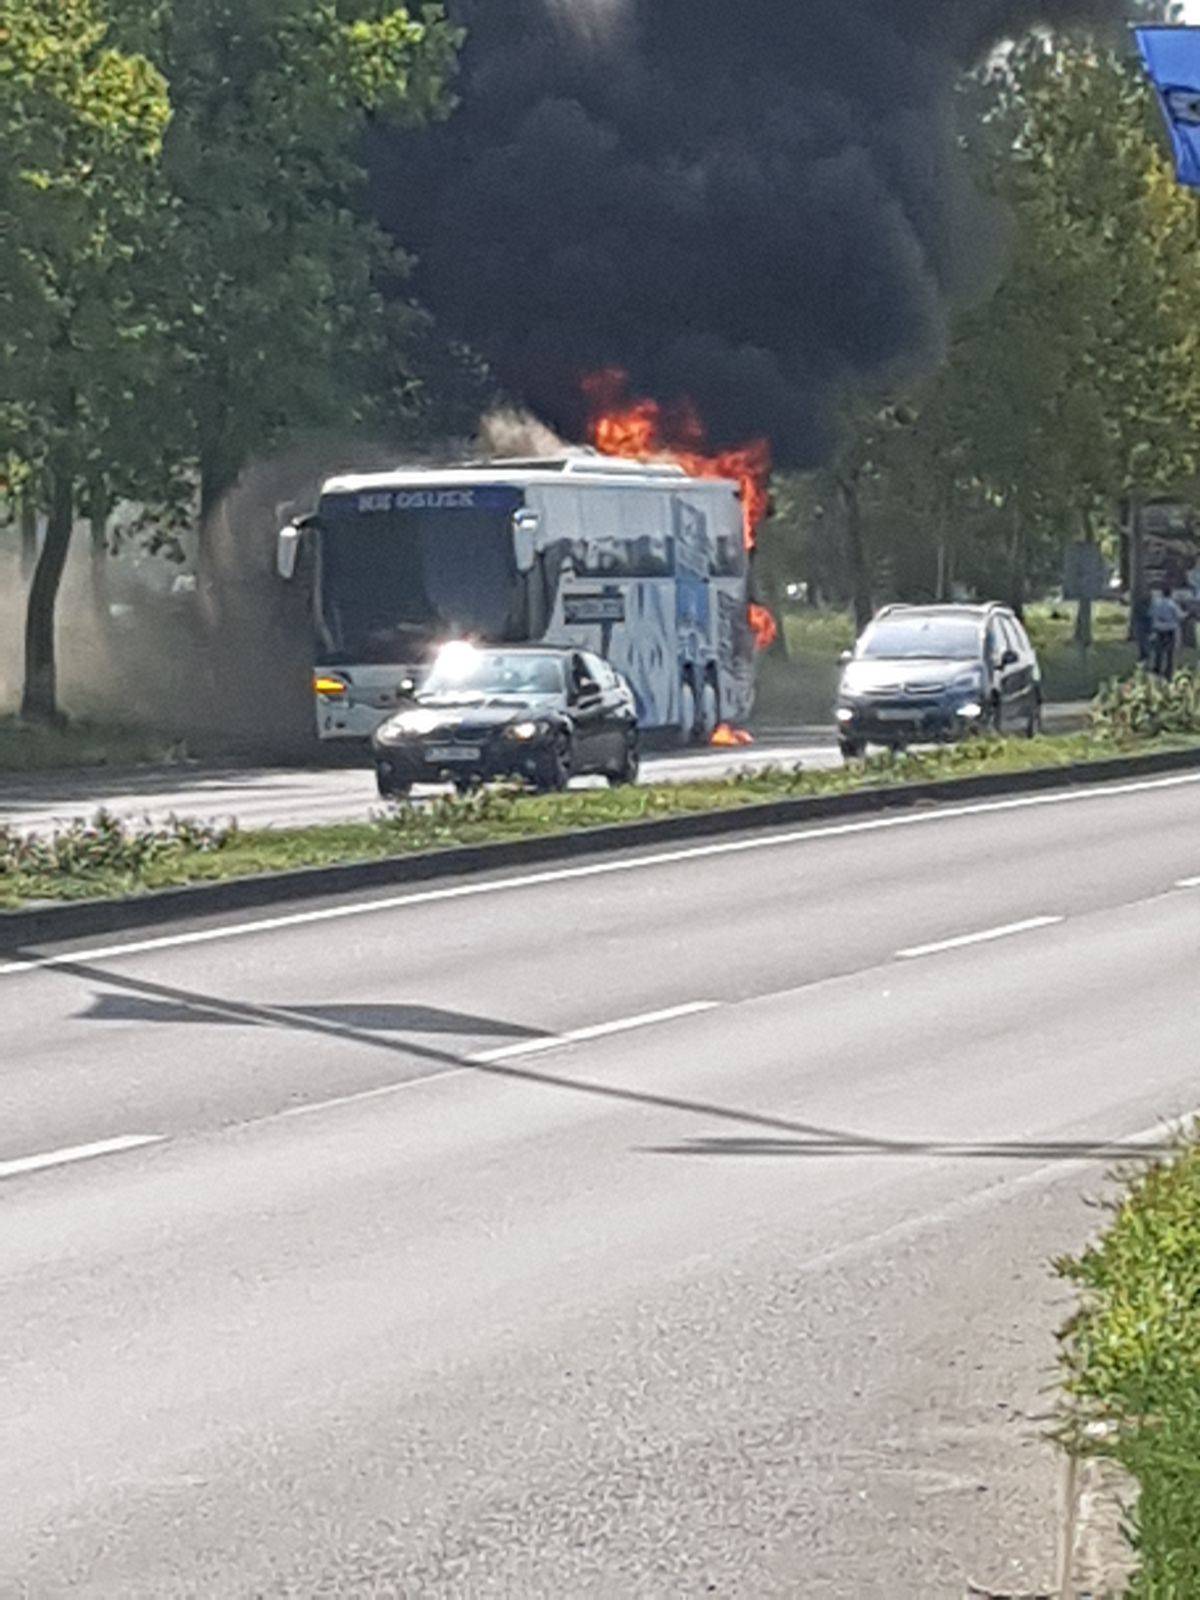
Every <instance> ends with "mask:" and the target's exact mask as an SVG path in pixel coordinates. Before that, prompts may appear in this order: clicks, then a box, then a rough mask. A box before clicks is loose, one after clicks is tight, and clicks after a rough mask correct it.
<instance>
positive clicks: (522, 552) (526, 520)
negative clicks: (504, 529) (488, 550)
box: [512, 508, 542, 572]
mask: <svg viewBox="0 0 1200 1600" xmlns="http://www.w3.org/2000/svg"><path fill="white" fill-rule="evenodd" d="M541 526H542V519H541V518H540V517H539V516H538V514H537V512H536V511H530V510H528V509H527V508H522V509H521V510H520V511H514V512H513V519H512V531H513V553H514V555H515V556H516V561H517V571H518V572H532V571H533V568H534V564H535V563H536V561H537V536H538V532H539V530H540V528H541Z"/></svg>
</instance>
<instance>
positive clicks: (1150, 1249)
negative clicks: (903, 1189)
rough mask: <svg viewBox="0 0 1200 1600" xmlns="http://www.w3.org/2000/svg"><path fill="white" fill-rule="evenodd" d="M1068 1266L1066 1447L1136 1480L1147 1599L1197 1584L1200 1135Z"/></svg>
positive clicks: (1131, 1194) (1195, 1589) (1064, 1267)
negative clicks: (1072, 1312)
mask: <svg viewBox="0 0 1200 1600" xmlns="http://www.w3.org/2000/svg"><path fill="white" fill-rule="evenodd" d="M1059 1271H1060V1273H1061V1274H1062V1275H1063V1276H1064V1277H1066V1278H1067V1279H1068V1280H1069V1281H1071V1282H1072V1283H1074V1284H1075V1285H1076V1287H1077V1288H1078V1289H1079V1291H1080V1293H1081V1304H1080V1308H1079V1311H1078V1313H1077V1315H1076V1316H1075V1317H1074V1318H1073V1320H1072V1321H1071V1323H1070V1324H1069V1325H1068V1327H1067V1329H1066V1330H1065V1333H1064V1336H1063V1347H1062V1348H1063V1364H1064V1378H1065V1389H1066V1394H1067V1398H1068V1405H1067V1408H1066V1411H1065V1417H1064V1427H1063V1433H1064V1438H1065V1442H1066V1443H1067V1445H1068V1447H1069V1448H1071V1449H1074V1450H1076V1451H1079V1452H1086V1453H1092V1454H1099V1455H1104V1456H1108V1457H1110V1458H1112V1459H1115V1460H1116V1461H1118V1462H1120V1463H1121V1465H1122V1466H1124V1467H1125V1468H1126V1470H1127V1471H1129V1472H1130V1473H1131V1474H1132V1475H1133V1477H1134V1478H1135V1479H1136V1480H1137V1483H1138V1490H1139V1493H1138V1496H1137V1500H1136V1504H1135V1505H1134V1506H1133V1508H1132V1511H1131V1514H1130V1526H1129V1532H1130V1535H1131V1538H1132V1542H1133V1545H1134V1548H1135V1549H1136V1551H1137V1554H1138V1560H1139V1568H1138V1572H1137V1574H1136V1576H1135V1577H1134V1579H1133V1582H1132V1584H1131V1586H1130V1588H1129V1590H1128V1593H1129V1594H1130V1595H1131V1596H1134V1597H1140V1600H1184V1597H1185V1596H1192V1595H1198V1594H1200V1145H1198V1144H1196V1143H1194V1142H1193V1143H1188V1144H1181V1148H1180V1152H1179V1154H1178V1156H1177V1158H1176V1159H1175V1160H1173V1161H1171V1162H1169V1163H1161V1164H1158V1165H1156V1166H1154V1167H1152V1168H1151V1169H1150V1170H1149V1171H1148V1172H1145V1173H1143V1174H1141V1175H1140V1176H1139V1177H1137V1178H1135V1179H1134V1180H1133V1181H1132V1183H1131V1184H1130V1185H1129V1187H1128V1190H1127V1193H1126V1195H1125V1198H1124V1200H1123V1202H1122V1203H1121V1204H1120V1206H1119V1207H1118V1208H1117V1209H1116V1211H1115V1214H1114V1216H1113V1218H1112V1221H1111V1223H1110V1226H1109V1227H1108V1229H1107V1231H1106V1233H1105V1234H1104V1236H1103V1237H1102V1239H1101V1240H1100V1241H1099V1242H1098V1243H1097V1244H1096V1245H1094V1246H1093V1247H1092V1248H1091V1249H1090V1250H1087V1251H1085V1252H1084V1254H1083V1255H1082V1256H1080V1257H1079V1258H1078V1259H1076V1260H1069V1261H1063V1262H1060V1263H1059Z"/></svg>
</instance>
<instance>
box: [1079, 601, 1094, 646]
mask: <svg viewBox="0 0 1200 1600" xmlns="http://www.w3.org/2000/svg"><path fill="white" fill-rule="evenodd" d="M1075 643H1076V644H1077V645H1078V646H1079V648H1080V649H1081V650H1088V649H1090V648H1091V643H1092V602H1091V600H1090V599H1088V598H1087V597H1086V596H1085V597H1084V598H1083V599H1081V600H1080V601H1079V603H1078V606H1077V608H1076V611H1075Z"/></svg>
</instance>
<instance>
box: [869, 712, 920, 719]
mask: <svg viewBox="0 0 1200 1600" xmlns="http://www.w3.org/2000/svg"><path fill="white" fill-rule="evenodd" d="M876 715H877V716H878V717H879V720H880V722H916V721H917V716H918V714H917V712H915V711H891V710H882V711H879V712H877V713H876Z"/></svg>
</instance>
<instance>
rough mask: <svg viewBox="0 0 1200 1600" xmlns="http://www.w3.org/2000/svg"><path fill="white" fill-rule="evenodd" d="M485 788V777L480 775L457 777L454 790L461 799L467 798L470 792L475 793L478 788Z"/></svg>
mask: <svg viewBox="0 0 1200 1600" xmlns="http://www.w3.org/2000/svg"><path fill="white" fill-rule="evenodd" d="M482 788H483V779H482V778H478V777H470V778H455V780H454V792H455V794H457V795H458V798H459V799H460V800H465V799H466V798H467V796H468V795H469V794H474V793H475V791H476V789H482Z"/></svg>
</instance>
